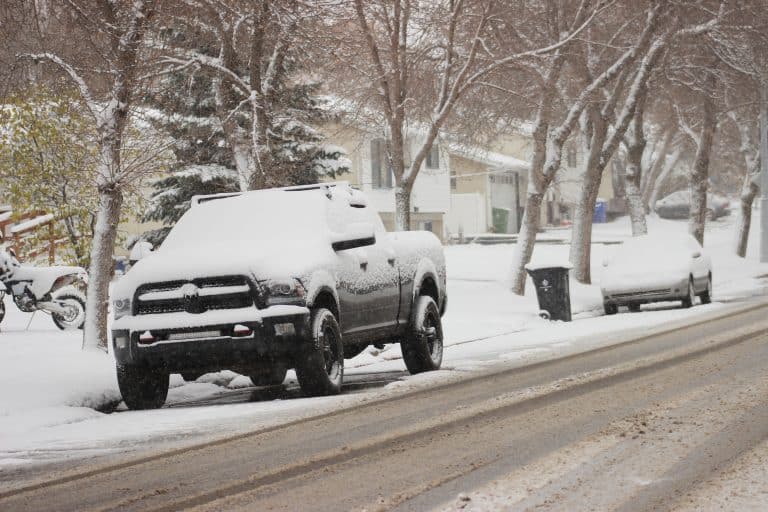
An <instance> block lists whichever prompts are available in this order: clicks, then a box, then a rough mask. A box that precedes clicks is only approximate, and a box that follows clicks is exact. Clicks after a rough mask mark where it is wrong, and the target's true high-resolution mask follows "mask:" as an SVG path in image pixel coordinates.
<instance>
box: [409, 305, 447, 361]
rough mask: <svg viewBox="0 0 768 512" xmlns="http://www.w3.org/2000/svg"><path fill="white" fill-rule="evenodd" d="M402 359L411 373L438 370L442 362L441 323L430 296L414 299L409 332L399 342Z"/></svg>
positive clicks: (438, 312)
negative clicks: (414, 303)
mask: <svg viewBox="0 0 768 512" xmlns="http://www.w3.org/2000/svg"><path fill="white" fill-rule="evenodd" d="M400 346H401V348H402V349H403V361H405V366H406V368H408V371H409V372H410V373H411V374H416V373H422V372H429V371H433V370H439V369H440V365H441V364H442V362H443V324H442V321H441V320H440V311H439V310H438V308H437V304H436V303H435V301H434V299H433V298H432V297H429V296H426V295H422V296H420V297H418V298H417V299H416V308H415V309H414V311H413V316H412V317H411V326H410V332H409V333H408V334H407V335H406V337H405V339H404V340H403V341H402V342H401V343H400Z"/></svg>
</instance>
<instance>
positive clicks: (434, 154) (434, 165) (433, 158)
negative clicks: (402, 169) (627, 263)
mask: <svg viewBox="0 0 768 512" xmlns="http://www.w3.org/2000/svg"><path fill="white" fill-rule="evenodd" d="M439 168H440V147H439V146H438V145H436V144H432V147H431V148H430V149H429V153H427V169H439Z"/></svg>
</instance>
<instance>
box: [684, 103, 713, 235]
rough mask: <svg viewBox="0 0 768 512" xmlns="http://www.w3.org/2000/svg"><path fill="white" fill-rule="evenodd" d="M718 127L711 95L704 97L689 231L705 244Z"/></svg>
mask: <svg viewBox="0 0 768 512" xmlns="http://www.w3.org/2000/svg"><path fill="white" fill-rule="evenodd" d="M716 128H717V118H716V113H715V105H714V102H713V101H712V99H711V98H710V97H709V95H706V96H705V97H704V119H703V120H702V126H701V137H700V140H699V147H698V148H697V151H696V160H695V161H694V164H693V171H692V172H691V175H690V190H691V212H690V217H689V219H688V232H689V233H690V234H691V235H693V236H694V238H696V240H698V241H699V243H700V244H701V245H704V224H705V222H706V215H707V186H708V185H709V158H710V155H711V152H712V141H713V139H714V137H715V129H716Z"/></svg>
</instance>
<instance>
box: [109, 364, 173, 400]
mask: <svg viewBox="0 0 768 512" xmlns="http://www.w3.org/2000/svg"><path fill="white" fill-rule="evenodd" d="M169 377H170V375H169V374H168V372H167V371H166V370H164V369H162V368H150V367H146V366H138V365H117V385H118V387H119V388H120V394H121V395H123V401H124V402H125V405H126V406H128V408H129V409H132V410H142V409H158V408H160V407H162V405H163V404H164V403H165V399H166V398H167V397H168V381H169Z"/></svg>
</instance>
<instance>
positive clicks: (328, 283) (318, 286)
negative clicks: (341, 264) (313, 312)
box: [306, 270, 341, 323]
mask: <svg viewBox="0 0 768 512" xmlns="http://www.w3.org/2000/svg"><path fill="white" fill-rule="evenodd" d="M321 293H329V294H330V295H331V296H333V300H334V302H335V303H336V308H337V313H338V316H339V318H337V319H336V320H337V321H338V322H339V323H341V318H340V317H341V303H340V302H339V293H338V291H337V290H336V278H335V277H334V276H333V275H331V273H330V272H328V271H326V270H318V271H316V272H314V273H313V274H312V275H311V276H310V277H309V285H308V286H307V292H306V302H307V306H308V307H312V306H313V305H314V303H315V300H316V299H317V297H318V296H319V295H320V294H321Z"/></svg>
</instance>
